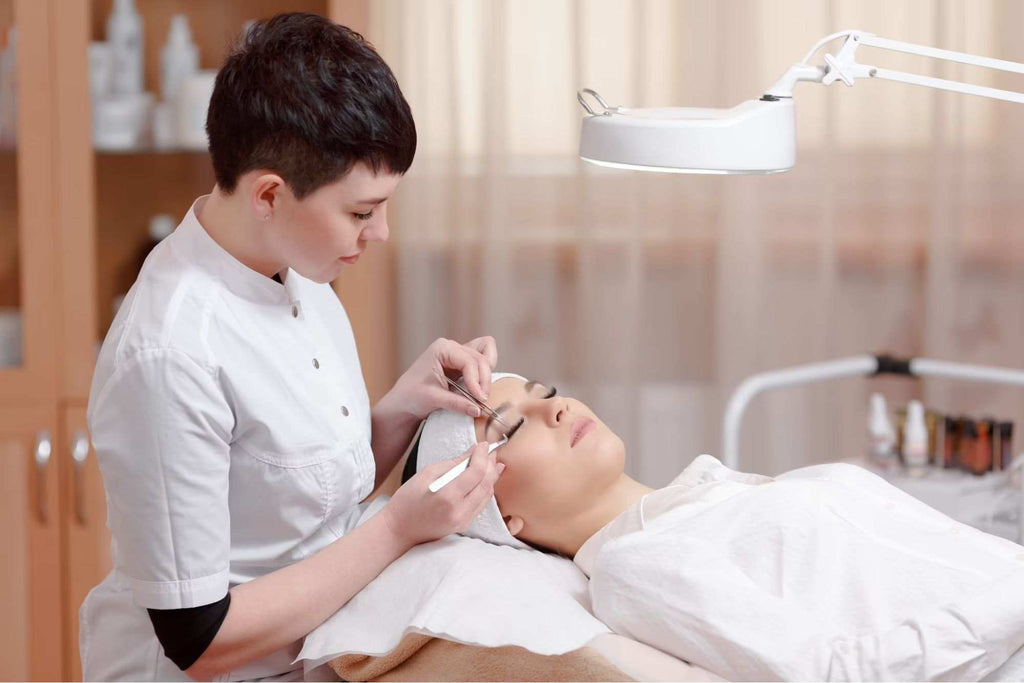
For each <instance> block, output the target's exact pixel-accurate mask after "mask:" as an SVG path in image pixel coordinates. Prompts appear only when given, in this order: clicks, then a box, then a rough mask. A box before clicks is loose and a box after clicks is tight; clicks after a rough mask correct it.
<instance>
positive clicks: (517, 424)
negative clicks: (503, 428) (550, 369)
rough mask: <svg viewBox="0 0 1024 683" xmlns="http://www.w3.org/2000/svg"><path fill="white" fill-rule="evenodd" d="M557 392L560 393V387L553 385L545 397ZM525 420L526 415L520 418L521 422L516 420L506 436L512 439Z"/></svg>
mask: <svg viewBox="0 0 1024 683" xmlns="http://www.w3.org/2000/svg"><path fill="white" fill-rule="evenodd" d="M557 393H558V389H556V388H555V387H551V390H550V391H548V393H547V394H545V395H544V398H545V399H548V398H553V397H554V396H555V394H557ZM524 422H526V418H525V417H521V418H519V422H516V424H515V426H514V427H512V429H510V430H508V434H506V435H505V438H507V439H509V440H511V439H512V436H513V435H514V434H515V433H516V432H518V431H519V428H520V427H522V426H523V423H524Z"/></svg>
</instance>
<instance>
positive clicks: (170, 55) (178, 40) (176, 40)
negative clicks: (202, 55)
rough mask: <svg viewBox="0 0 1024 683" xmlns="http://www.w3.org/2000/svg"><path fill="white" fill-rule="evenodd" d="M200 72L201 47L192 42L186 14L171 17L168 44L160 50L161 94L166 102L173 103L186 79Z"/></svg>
mask: <svg viewBox="0 0 1024 683" xmlns="http://www.w3.org/2000/svg"><path fill="white" fill-rule="evenodd" d="M197 71H199V47H198V46H197V45H196V44H195V43H193V42H192V31H191V30H190V29H189V26H188V18H187V17H186V16H185V15H184V14H175V15H174V16H173V17H171V25H170V28H168V29H167V42H166V43H164V46H163V49H161V50H160V79H161V80H160V94H161V95H162V96H163V100H164V102H173V101H174V98H175V97H177V96H178V91H180V90H181V84H182V83H183V82H184V81H185V79H186V78H188V77H189V76H191V75H192V74H194V73H196V72H197Z"/></svg>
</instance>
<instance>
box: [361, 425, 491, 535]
mask: <svg viewBox="0 0 1024 683" xmlns="http://www.w3.org/2000/svg"><path fill="white" fill-rule="evenodd" d="M466 458H471V459H470V462H469V467H467V468H466V471H465V472H463V473H462V474H460V475H459V476H458V477H456V478H455V480H454V481H452V482H450V483H449V484H448V485H446V486H445V487H444V488H442V489H441V490H440V491H438V492H436V493H432V492H431V491H430V490H429V489H428V488H427V487H428V486H429V485H430V484H431V483H432V482H433V481H434V480H435V479H437V478H438V477H440V476H441V475H442V474H444V473H445V472H447V471H448V470H449V469H451V468H452V467H454V466H455V465H457V464H458V463H460V462H462V461H463V460H465V459H466ZM504 470H505V465H504V463H498V462H497V453H488V452H487V444H486V443H478V444H475V445H474V446H472V447H471V448H470V449H469V450H468V451H466V452H465V453H463V454H462V455H460V456H459V457H457V458H452V459H450V460H443V461H441V462H436V463H434V464H433V465H430V466H428V467H425V468H423V469H422V470H421V471H419V472H417V473H416V476H414V477H413V478H412V479H410V480H409V481H407V482H405V484H403V485H402V486H401V487H400V488H399V489H398V490H397V491H395V495H393V496H392V497H391V500H390V501H388V504H387V505H386V506H384V509H383V510H382V511H381V514H382V515H386V516H385V520H386V521H387V526H388V528H389V529H390V530H391V532H392V533H393V534H394V535H395V537H396V538H398V539H399V540H400V541H401V542H402V543H403V544H404V545H406V546H409V547H411V546H413V545H416V544H418V543H425V542H427V541H433V540H436V539H438V538H442V537H444V536H447V535H448V534H454V533H457V532H459V531H463V530H465V529H466V528H467V527H468V526H469V525H470V523H471V522H472V521H473V519H474V518H475V517H476V516H477V515H478V514H480V511H481V510H483V509H484V505H486V504H487V501H489V500H490V498H491V496H493V495H494V482H495V481H497V480H498V477H499V476H501V473H502V472H503V471H504Z"/></svg>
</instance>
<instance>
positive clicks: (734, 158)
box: [576, 31, 1024, 174]
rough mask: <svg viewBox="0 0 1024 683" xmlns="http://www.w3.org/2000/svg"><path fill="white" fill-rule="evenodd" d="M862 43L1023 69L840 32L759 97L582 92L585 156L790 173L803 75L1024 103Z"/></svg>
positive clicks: (659, 165) (680, 168) (651, 166)
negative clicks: (898, 61) (912, 69)
mask: <svg viewBox="0 0 1024 683" xmlns="http://www.w3.org/2000/svg"><path fill="white" fill-rule="evenodd" d="M841 37H842V38H845V39H846V40H845V41H844V42H843V45H842V47H841V48H840V49H839V51H838V53H837V54H836V55H835V56H833V55H831V54H826V55H825V65H824V66H814V65H811V64H808V60H810V59H811V58H812V57H813V56H814V55H815V53H817V52H818V50H820V49H821V48H822V46H824V45H825V44H826V43H828V42H830V41H832V40H835V39H837V38H841ZM861 45H868V46H870V47H877V48H882V49H886V50H894V51H896V52H906V53H910V54H914V55H923V56H926V57H933V58H935V59H945V60H948V61H953V62H960V63H962V64H970V65H972V66H981V67H988V68H991V69H998V70H1000V71H1010V72H1014V73H1019V74H1024V64H1018V63H1017V62H1008V61H1005V60H1001V59H990V58H988V57H976V56H974V55H970V54H966V53H963V52H951V51H950V50H940V49H937V48H933V47H926V46H923V45H914V44H911V43H903V42H900V41H896V40H889V39H887V38H880V37H878V36H876V35H874V34H872V33H865V32H863V31H841V32H839V33H833V34H832V35H830V36H826V37H824V38H822V39H821V40H820V41H818V43H817V44H816V45H815V46H814V47H813V48H812V49H811V51H810V52H808V53H807V55H806V56H805V57H804V58H803V60H802V61H801V62H799V63H798V64H794V65H793V66H792V67H790V69H789V70H788V71H787V72H786V73H785V74H784V75H783V76H782V78H780V79H779V80H778V81H777V82H776V83H775V85H773V86H772V87H771V88H770V89H769V90H768V91H767V92H766V93H765V94H764V96H762V97H761V99H759V100H747V101H746V102H743V103H741V104H739V105H737V106H735V107H733V108H731V109H703V108H685V107H666V108H652V109H631V108H627V107H611V106H608V103H607V102H605V101H604V99H603V98H602V97H601V96H600V95H598V94H597V93H596V92H595V91H593V90H591V89H589V88H586V89H583V90H580V91H579V92H578V93H577V94H576V98H577V99H578V100H579V102H580V104H581V105H582V106H583V108H584V109H585V110H586V111H587V116H585V117H584V119H583V125H582V128H581V130H580V157H581V158H582V159H583V160H584V161H589V162H591V163H594V164H599V165H601V166H611V167H614V168H626V169H633V170H641V171H662V172H669V173H719V174H735V173H780V172H782V171H788V170H789V169H790V168H792V167H793V164H794V162H795V161H796V112H795V108H794V105H793V86H794V85H796V84H797V83H798V82H800V81H812V82H814V83H821V84H823V85H831V84H832V83H834V82H835V81H842V82H843V83H845V84H846V85H847V86H851V87H852V86H853V82H854V80H855V79H858V78H882V79H886V80H890V81H901V82H903V83H909V84H911V85H921V86H925V87H929V88H938V89H940V90H950V91H953V92H960V93H966V94H969V95H980V96H982V97H991V98H994V99H998V100H1006V101H1009V102H1017V103H1020V104H1024V94H1022V93H1018V92H1013V91H1010V90H999V89H996V88H988V87H983V86H977V85H971V84H968V83H961V82H959V81H950V80H945V79H942V78H932V77H930V76H920V75H917V74H911V73H905V72H902V71H893V70H891V69H883V68H880V67H874V66H869V65H865V64H858V63H857V61H856V60H855V58H854V57H855V53H856V51H857V48H858V47H860V46H861ZM592 103H593V104H595V105H596V106H598V107H599V109H596V108H595V106H592Z"/></svg>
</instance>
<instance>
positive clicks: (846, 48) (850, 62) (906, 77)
mask: <svg viewBox="0 0 1024 683" xmlns="http://www.w3.org/2000/svg"><path fill="white" fill-rule="evenodd" d="M843 35H845V36H846V40H845V42H844V43H843V45H842V47H841V48H840V49H839V51H838V53H837V54H836V55H835V56H833V55H830V54H826V55H825V66H811V65H809V64H806V60H807V59H809V58H810V57H811V56H812V55H813V54H814V53H815V52H817V49H818V48H820V47H821V45H822V44H824V42H825V41H826V40H828V39H831V38H834V37H838V36H843ZM861 45H867V46H869V47H877V48H880V49H883V50H893V51H895V52H906V53H909V54H914V55H921V56H924V57H932V58H934V59H944V60H947V61H951V62H959V63H961V64H970V65H971V66H981V67H987V68H990V69H996V70H999V71H1010V72H1013V73H1018V74H1024V64H1019V63H1017V62H1010V61H1007V60H1003V59H992V58H989V57H978V56H976V55H972V54H968V53H966V52H953V51H952V50H941V49H939V48H934V47H928V46H926V45H915V44H913V43H904V42H901V41H898V40H890V39H888V38H880V37H879V36H876V35H875V34H873V33H865V32H863V31H844V32H842V33H838V34H833V35H832V36H829V37H828V38H827V39H823V41H820V42H819V43H818V45H817V46H816V47H815V48H814V49H813V50H811V52H809V53H808V55H807V57H805V60H804V62H801V63H799V64H794V65H793V66H792V67H790V68H789V70H788V71H786V73H785V74H784V75H783V76H782V78H780V79H779V80H778V81H776V83H775V84H774V85H772V87H771V88H769V89H768V90H767V91H766V92H765V98H764V99H774V98H780V97H792V96H793V86H794V85H796V83H798V82H799V81H813V82H816V83H821V84H823V85H831V84H832V83H834V82H835V81H837V80H841V81H842V82H843V83H845V84H846V85H847V86H851V87H852V86H853V81H854V80H855V79H857V78H882V79H885V80H889V81H899V82H901V83H909V84H911V85H920V86H924V87H928V88H936V89H938V90H949V91H952V92H959V93H965V94H968V95H979V96H981V97H990V98H992V99H997V100H1005V101H1008V102H1017V103H1019V104H1024V93H1019V92H1015V91H1012V90H1000V89H998V88H989V87H985V86H979V85H971V84H970V83H961V82H960V81H951V80H947V79H944V78H932V77H931V76H921V75H918V74H911V73H906V72H903V71H894V70H892V69H884V68H880V67H875V66H870V65H866V64H859V63H857V61H856V59H855V53H856V51H857V48H858V47H860V46H861Z"/></svg>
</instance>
